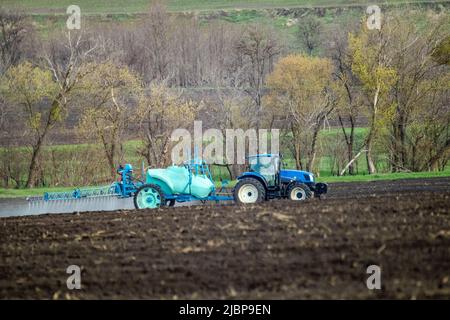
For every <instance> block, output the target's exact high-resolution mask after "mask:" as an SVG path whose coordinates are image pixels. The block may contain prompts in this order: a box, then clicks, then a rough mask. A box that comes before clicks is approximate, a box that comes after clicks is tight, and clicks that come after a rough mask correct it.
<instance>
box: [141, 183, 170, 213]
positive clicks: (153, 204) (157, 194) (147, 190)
mask: <svg viewBox="0 0 450 320" xmlns="http://www.w3.org/2000/svg"><path fill="white" fill-rule="evenodd" d="M133 200H134V207H135V208H136V209H156V208H159V207H163V206H165V204H166V201H165V199H164V193H163V192H162V190H161V188H160V187H159V186H158V185H156V184H144V185H143V186H141V187H139V189H138V190H137V191H136V193H135V194H134V199H133Z"/></svg>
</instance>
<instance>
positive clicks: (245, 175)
mask: <svg viewBox="0 0 450 320" xmlns="http://www.w3.org/2000/svg"><path fill="white" fill-rule="evenodd" d="M244 178H253V179H256V180H258V181H259V182H261V183H262V185H263V186H264V188H265V189H266V190H267V181H266V179H265V178H264V177H263V176H262V175H260V174H258V173H256V172H244V173H243V174H242V175H240V176H239V177H238V178H237V179H238V180H241V179H244Z"/></svg>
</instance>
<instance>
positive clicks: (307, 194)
mask: <svg viewBox="0 0 450 320" xmlns="http://www.w3.org/2000/svg"><path fill="white" fill-rule="evenodd" d="M286 195H287V197H288V198H289V199H290V200H293V201H303V200H306V199H309V198H311V197H312V191H311V189H309V187H308V186H307V185H305V184H303V183H293V184H292V185H291V186H289V188H288V189H287V191H286Z"/></svg>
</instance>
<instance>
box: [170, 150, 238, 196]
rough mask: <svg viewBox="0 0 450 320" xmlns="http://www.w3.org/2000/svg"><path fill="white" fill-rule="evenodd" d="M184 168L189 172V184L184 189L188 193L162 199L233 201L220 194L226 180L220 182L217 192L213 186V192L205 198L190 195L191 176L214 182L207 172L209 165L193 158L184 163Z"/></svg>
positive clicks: (225, 184)
mask: <svg viewBox="0 0 450 320" xmlns="http://www.w3.org/2000/svg"><path fill="white" fill-rule="evenodd" d="M184 166H185V167H186V168H187V169H188V171H189V182H188V185H187V186H186V188H185V189H187V190H189V193H187V194H171V195H166V194H165V195H164V197H165V199H166V200H175V201H176V202H191V201H202V202H206V201H216V202H219V201H230V200H234V197H233V195H232V194H226V193H222V192H221V191H222V190H223V188H225V187H226V186H227V185H228V181H227V180H224V181H222V186H221V188H220V191H219V192H218V191H217V190H216V187H215V185H214V189H213V191H212V192H211V194H210V195H209V196H207V197H206V198H198V197H196V196H193V195H192V194H191V185H192V176H193V175H196V176H198V175H202V176H205V177H207V178H208V179H209V180H210V181H211V182H212V183H213V184H214V180H213V179H212V175H211V171H210V170H209V165H208V164H206V163H205V162H204V161H202V160H199V159H197V158H195V159H193V160H190V161H186V162H185V163H184Z"/></svg>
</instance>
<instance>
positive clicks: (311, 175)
mask: <svg viewBox="0 0 450 320" xmlns="http://www.w3.org/2000/svg"><path fill="white" fill-rule="evenodd" d="M309 181H311V182H314V175H313V174H310V175H309Z"/></svg>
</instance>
